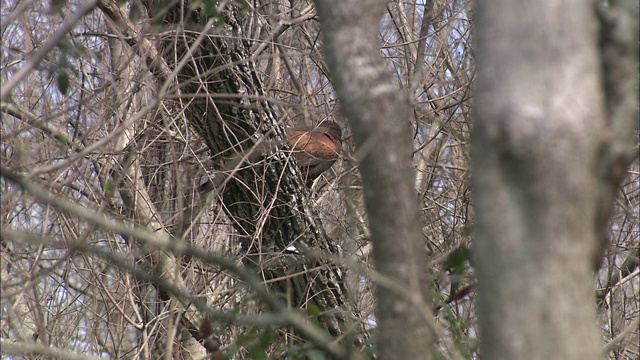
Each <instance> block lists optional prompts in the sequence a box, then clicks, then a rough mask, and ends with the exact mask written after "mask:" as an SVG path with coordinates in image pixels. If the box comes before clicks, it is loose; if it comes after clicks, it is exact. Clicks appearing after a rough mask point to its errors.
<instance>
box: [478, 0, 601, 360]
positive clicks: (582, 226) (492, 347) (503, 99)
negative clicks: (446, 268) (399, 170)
mask: <svg viewBox="0 0 640 360" xmlns="http://www.w3.org/2000/svg"><path fill="white" fill-rule="evenodd" d="M591 4H592V2H587V1H564V2H557V1H554V0H544V1H540V0H535V1H525V2H522V1H520V2H513V1H510V0H492V1H482V2H480V3H479V4H478V18H477V39H478V62H477V69H478V78H477V88H476V94H475V99H474V103H475V110H476V113H475V114H476V121H475V123H474V134H473V141H472V159H473V162H472V165H473V166H472V169H473V187H474V188H473V190H474V196H475V213H476V224H477V225H476V228H475V235H476V236H475V239H476V241H475V245H474V246H475V251H476V261H477V274H478V284H479V288H478V304H477V305H478V312H479V319H480V329H481V337H482V343H481V344H482V345H481V346H482V353H483V356H484V357H486V358H487V359H567V360H571V359H576V360H577V359H581V360H585V359H600V358H601V356H602V354H601V341H600V336H599V334H598V329H597V326H596V323H595V302H594V296H593V294H594V293H593V291H594V289H593V259H594V256H596V254H597V253H598V247H599V245H598V239H597V236H596V233H595V231H594V228H595V227H594V223H595V221H596V217H597V212H598V209H597V208H598V195H597V194H598V191H599V189H598V180H597V176H596V172H597V171H596V169H597V165H598V160H599V158H598V155H599V151H600V146H601V142H602V139H603V135H604V133H603V129H604V125H605V122H604V106H603V105H604V98H603V91H602V88H601V78H600V63H599V60H598V48H597V45H598V43H597V41H598V39H597V29H596V25H597V20H596V18H595V16H594V9H593V8H592V7H591Z"/></svg>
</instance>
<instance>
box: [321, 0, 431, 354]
mask: <svg viewBox="0 0 640 360" xmlns="http://www.w3.org/2000/svg"><path fill="white" fill-rule="evenodd" d="M316 3H317V8H318V15H320V22H321V25H322V31H323V35H324V39H325V47H324V51H325V56H326V58H327V62H328V64H329V69H330V71H331V75H332V78H333V80H334V85H335V87H336V91H337V93H338V96H339V98H340V100H341V108H342V110H343V113H344V114H345V115H346V116H347V117H348V119H349V122H350V124H351V129H352V131H353V137H354V140H355V143H356V147H357V149H358V152H359V154H360V158H359V168H360V173H361V174H362V183H363V186H364V194H365V202H366V208H367V215H368V218H369V223H370V227H371V241H372V243H373V255H374V262H375V267H376V270H377V271H378V273H379V274H380V276H379V278H377V279H375V280H376V283H377V290H376V296H377V304H376V322H377V325H378V326H377V332H376V347H377V352H378V355H379V357H380V359H429V358H430V356H431V354H430V352H431V350H432V342H431V339H432V336H431V329H430V327H429V322H430V321H431V316H432V315H431V312H430V307H429V306H427V302H426V300H425V299H426V298H427V296H426V295H427V287H428V282H427V276H426V275H427V274H426V263H427V261H426V251H425V248H424V239H423V237H422V231H421V229H420V222H419V219H418V206H417V202H416V200H415V199H416V194H415V190H414V178H415V176H414V174H413V172H412V170H411V167H410V161H411V155H412V153H411V151H412V149H411V137H410V131H409V122H408V118H409V111H408V110H409V104H408V102H407V98H406V94H404V93H402V92H401V91H400V89H398V87H397V86H396V85H394V84H393V81H392V79H391V77H390V76H389V74H388V73H387V70H386V69H385V66H384V63H383V61H382V57H381V56H380V52H379V48H378V39H377V35H378V32H379V29H378V24H379V21H380V18H381V17H382V14H383V11H384V9H385V4H386V2H385V1H379V0H373V1H358V0H355V1H346V0H335V1H330V0H318V1H316Z"/></svg>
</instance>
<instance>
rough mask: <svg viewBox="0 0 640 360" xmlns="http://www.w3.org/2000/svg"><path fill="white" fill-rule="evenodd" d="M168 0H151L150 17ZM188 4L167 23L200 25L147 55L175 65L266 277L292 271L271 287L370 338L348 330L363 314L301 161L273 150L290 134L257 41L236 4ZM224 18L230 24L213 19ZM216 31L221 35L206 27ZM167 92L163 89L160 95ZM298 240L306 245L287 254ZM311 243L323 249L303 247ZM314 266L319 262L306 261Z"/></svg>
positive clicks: (238, 225)
mask: <svg viewBox="0 0 640 360" xmlns="http://www.w3.org/2000/svg"><path fill="white" fill-rule="evenodd" d="M162 4H164V2H160V3H156V2H154V1H149V2H148V3H147V4H146V5H147V8H148V9H150V13H149V16H150V17H152V16H153V15H154V10H156V11H157V10H159V9H161V8H162ZM182 6H184V7H182ZM101 9H102V10H103V12H105V14H107V15H108V16H109V17H111V18H112V19H115V20H118V17H119V15H118V14H117V13H116V12H115V9H114V8H112V7H111V6H107V3H106V2H103V3H101ZM184 9H189V4H188V2H185V3H182V2H179V3H178V4H176V5H175V6H173V7H171V8H169V9H167V12H166V13H165V14H164V18H163V20H164V22H163V26H164V27H165V29H163V30H166V28H167V27H169V28H175V29H180V28H189V29H197V30H198V31H191V30H190V31H184V32H182V31H181V30H175V32H174V33H173V34H174V35H176V36H168V37H165V38H164V41H163V42H162V43H161V44H160V49H153V48H149V49H148V50H149V51H147V52H145V53H144V55H145V56H147V58H146V61H147V63H148V64H150V66H151V67H152V69H153V70H154V71H156V75H157V80H158V81H159V83H160V84H161V85H162V86H166V83H165V81H169V82H170V79H171V78H170V76H171V71H176V73H177V85H178V86H179V90H178V89H174V91H177V93H178V94H183V95H182V101H184V103H186V105H184V111H185V113H186V118H187V119H188V121H189V123H190V125H191V126H192V127H193V128H194V129H195V130H196V131H197V132H198V133H199V134H200V135H201V136H202V138H203V139H204V141H205V143H206V145H207V146H208V148H209V150H210V152H211V154H212V158H213V160H214V162H215V163H216V164H218V165H220V167H219V168H218V169H217V170H219V175H218V176H222V177H223V178H224V177H225V176H228V178H224V181H220V182H216V183H217V184H219V185H220V187H219V188H217V189H216V194H217V195H219V196H220V197H221V200H222V202H223V204H224V209H225V211H226V213H227V215H228V217H229V219H230V220H231V222H232V225H233V226H234V228H235V229H236V231H237V233H238V235H239V236H238V238H240V239H241V240H240V241H242V248H243V251H245V252H246V253H247V254H248V255H249V257H247V258H248V259H251V260H252V261H253V263H251V265H253V266H257V267H258V268H259V271H260V272H261V274H262V276H263V277H264V278H265V280H269V279H273V278H286V279H287V280H286V281H277V282H273V283H272V285H271V286H272V288H273V289H274V290H275V291H277V292H280V293H283V294H288V295H289V299H288V300H289V302H290V303H291V304H292V305H293V306H295V307H300V306H305V307H306V306H309V305H310V304H313V305H315V306H316V307H317V309H319V310H320V313H321V315H320V323H321V324H322V325H323V326H324V327H325V328H326V329H327V330H328V331H329V333H330V334H331V335H333V336H347V337H348V338H353V341H354V343H356V344H359V345H363V344H364V343H365V339H366V335H365V333H364V331H363V328H362V327H361V326H358V327H357V329H359V330H358V331H356V333H355V334H354V333H349V334H345V331H346V330H347V327H348V326H346V324H347V323H348V322H349V320H348V319H350V318H351V317H352V316H353V315H356V316H359V315H358V312H357V310H356V309H355V308H353V306H352V305H351V303H350V301H349V300H348V299H349V297H348V296H347V293H346V287H345V284H344V271H343V270H342V269H340V268H339V267H338V266H336V265H335V264H333V263H332V262H331V261H330V259H332V258H333V257H337V256H339V254H340V249H339V247H338V246H337V245H336V244H335V243H334V242H333V241H332V239H330V238H328V237H327V235H326V234H325V232H324V229H323V227H322V223H321V222H320V221H319V219H320V216H318V215H317V213H316V211H315V210H314V209H313V207H311V206H309V204H310V203H311V202H310V201H309V198H308V195H307V194H306V193H305V191H304V190H303V189H304V186H303V185H302V183H301V180H300V177H299V175H298V171H297V170H296V168H295V164H294V163H293V162H292V161H285V160H286V158H285V157H284V156H282V155H281V154H278V153H276V152H275V151H276V149H277V148H278V147H280V146H279V145H280V144H283V143H284V141H283V140H284V139H285V135H284V129H283V128H282V126H281V125H280V123H279V119H278V118H277V116H276V113H275V110H274V108H273V106H272V105H271V103H270V102H269V100H268V98H267V96H266V94H265V90H264V88H263V85H262V82H261V79H260V75H259V74H258V72H257V71H256V68H255V65H254V63H253V61H252V60H251V58H250V55H249V47H250V46H249V44H248V43H246V42H244V41H243V40H241V39H240V38H241V36H240V37H238V34H241V33H242V27H241V24H240V20H239V18H238V15H237V9H236V8H235V7H233V6H227V7H225V9H224V10H223V12H222V13H221V14H219V16H220V17H219V18H216V17H213V16H212V17H207V16H204V15H202V14H203V12H204V11H201V10H198V11H194V12H188V11H187V12H186V13H183V12H182V11H183V10H184ZM160 13H162V12H160ZM222 21H224V25H222V26H219V27H216V26H215V25H216V24H217V23H220V22H222ZM201 29H204V30H203V31H202V32H200V31H199V30H201ZM123 30H126V29H123ZM216 31H218V32H222V35H223V36H204V34H203V33H206V32H216ZM130 35H132V34H130ZM208 35H212V34H208ZM217 35H220V34H217ZM145 41H146V40H141V41H140V48H141V49H143V50H147V49H145V46H146V45H145ZM155 50H161V51H162V52H163V58H162V59H161V58H159V57H154V54H155V53H156V52H155ZM165 64H166V65H165ZM165 91H166V90H165V89H164V88H162V89H160V90H159V96H164V95H165V94H166V92H165ZM291 245H293V246H294V247H296V248H297V249H298V250H299V252H297V253H289V254H283V253H284V252H285V249H287V248H290V247H291ZM308 249H313V251H314V254H316V256H306V255H307V254H308V252H307V251H306V250H308ZM269 254H275V256H277V259H276V258H275V257H274V259H271V257H272V256H270V255H269ZM318 254H320V256H317V255H318ZM327 259H329V261H328V260H327ZM313 268H316V269H320V270H313V271H310V270H309V269H313ZM291 273H295V274H299V275H296V276H291V275H290V274H291ZM328 290H330V291H328ZM310 295H311V296H310ZM351 331H353V328H351Z"/></svg>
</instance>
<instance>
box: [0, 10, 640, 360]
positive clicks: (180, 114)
mask: <svg viewBox="0 0 640 360" xmlns="http://www.w3.org/2000/svg"><path fill="white" fill-rule="evenodd" d="M143 3H144V4H142V3H141V2H138V1H131V2H125V3H122V2H115V1H110V0H103V1H100V2H99V5H98V6H96V7H95V8H92V10H91V11H89V12H88V13H86V15H84V16H79V20H78V21H76V22H75V23H74V25H73V26H72V27H71V30H70V31H68V32H64V33H63V36H62V37H61V38H57V39H55V38H53V37H52V35H53V34H55V30H56V29H58V28H59V26H60V23H61V22H62V21H64V20H65V19H66V20H69V19H73V16H74V14H76V13H77V10H78V9H79V8H81V7H82V6H85V5H86V4H84V2H82V1H70V2H68V3H63V4H61V5H57V4H58V3H57V2H52V3H51V4H49V3H47V4H41V3H40V2H33V3H28V4H27V3H24V2H20V1H13V0H9V1H4V2H3V3H2V7H1V14H0V16H1V18H2V24H1V27H0V28H1V30H2V39H3V41H2V48H1V50H2V53H1V60H0V68H1V74H0V76H1V77H2V79H1V81H2V84H3V85H4V84H8V83H9V80H10V79H13V78H14V77H15V76H17V75H19V76H21V77H22V78H21V79H20V80H21V81H19V82H18V83H17V85H16V86H15V87H13V88H11V89H6V88H5V89H3V94H5V91H6V92H7V94H8V95H7V96H6V97H4V95H3V98H2V103H1V115H2V122H1V126H2V130H1V131H2V142H1V145H0V159H1V161H2V177H1V178H0V189H1V190H0V191H1V194H2V201H1V204H0V213H1V215H2V217H1V219H2V220H1V230H2V232H1V247H0V254H1V256H2V261H1V271H2V272H1V273H0V277H1V279H2V294H1V305H2V307H1V309H2V310H1V312H0V316H1V319H2V321H1V324H2V325H1V326H0V333H1V336H2V339H1V341H2V343H1V344H2V351H3V352H7V353H8V352H9V351H11V352H12V353H18V354H27V353H31V354H38V353H40V354H50V353H47V352H46V351H54V352H56V353H57V354H58V356H59V357H62V358H71V355H73V354H83V355H93V356H96V357H106V358H160V357H161V356H169V357H172V356H173V357H176V358H197V357H198V356H205V353H206V351H205V346H203V344H205V343H206V347H207V349H209V351H222V352H223V353H225V354H226V355H228V356H235V358H256V357H259V356H261V355H262V354H266V355H269V356H273V357H275V358H280V357H283V356H289V357H292V358H303V357H305V356H307V357H311V356H313V355H317V354H318V352H323V353H324V354H326V356H327V357H348V356H351V355H350V354H349V352H350V351H352V349H356V348H357V349H358V350H362V349H366V350H367V351H370V347H369V346H368V345H369V344H374V343H375V340H373V341H370V340H369V339H370V338H372V336H371V335H372V334H375V333H374V332H373V331H372V330H373V329H374V328H375V326H376V319H375V317H374V316H373V306H374V304H375V296H376V295H375V293H374V292H373V291H372V288H373V285H374V284H378V285H380V286H384V284H387V283H388V281H387V282H386V283H385V281H386V280H388V279H385V278H384V277H381V276H380V274H379V273H377V272H376V269H374V268H373V267H372V266H371V261H370V257H369V255H370V245H369V236H370V232H369V227H368V223H367V221H368V220H367V214H366V212H365V208H364V201H363V193H362V186H361V181H360V174H359V173H358V171H357V170H356V163H355V160H354V159H357V158H359V156H361V155H362V152H366V151H367V148H366V145H365V146H364V147H363V148H362V149H359V150H358V151H360V152H359V153H356V151H355V149H354V147H353V145H352V142H351V133H350V129H349V126H348V124H347V123H346V121H345V120H344V119H343V118H342V117H341V116H339V114H338V107H339V105H337V104H336V95H335V93H334V90H333V87H332V82H331V77H330V75H329V73H328V70H327V66H326V64H325V62H324V58H323V53H322V51H323V41H324V40H323V37H322V34H320V31H319V23H318V19H317V17H316V10H315V8H314V6H313V4H312V2H311V1H307V0H293V1H262V2H261V1H250V2H220V5H219V7H220V8H215V7H214V6H212V5H211V3H210V2H204V3H199V2H192V3H186V2H185V3H183V2H182V1H173V2H170V1H169V2H168V1H157V2H156V1H144V2H143ZM167 3H170V4H171V6H167ZM25 4H27V5H28V6H27V5H25ZM87 4H89V2H88V3H87ZM386 10H387V12H386V15H385V17H384V18H383V19H382V21H381V23H380V32H379V40H380V44H379V45H380V52H381V54H382V56H383V58H384V61H385V66H386V68H387V70H388V71H389V73H391V74H392V76H393V80H394V81H395V82H396V83H397V85H398V86H399V87H400V88H402V89H403V91H405V92H406V93H408V94H409V98H410V102H411V103H410V106H411V113H410V114H411V117H410V121H411V124H410V125H411V129H412V136H413V144H412V145H413V156H412V161H413V166H414V169H415V191H416V198H417V199H418V201H419V204H420V211H421V212H420V222H421V227H422V230H423V239H424V246H425V248H426V250H427V252H428V254H429V256H430V257H429V259H428V263H427V264H426V266H427V267H428V268H429V276H430V280H429V284H430V286H431V288H432V294H433V297H434V298H433V299H432V302H433V309H432V310H434V313H435V315H436V318H435V321H434V324H433V330H434V334H435V336H436V351H437V352H439V353H441V354H442V356H443V357H445V358H478V357H479V352H478V341H479V340H478V331H479V330H478V323H477V321H478V320H477V318H476V313H475V310H474V308H473V303H474V300H475V279H474V272H473V267H472V265H471V264H470V262H469V251H470V249H471V247H472V243H473V237H474V232H473V226H472V224H473V221H472V220H473V213H472V210H471V205H472V204H471V202H470V189H469V181H470V172H469V152H468V147H469V136H470V135H469V134H470V126H471V124H470V100H471V99H470V97H471V95H470V93H471V92H470V86H471V83H472V80H473V78H474V71H475V69H474V66H475V60H474V53H473V51H472V50H471V42H472V37H471V31H472V24H473V11H472V4H471V3H470V2H469V1H463V0H462V1H461V0H451V1H444V2H432V1H429V2H427V4H426V5H424V4H422V3H420V2H392V3H389V4H388V5H387V9H386ZM49 42H54V43H55V44H56V45H55V46H54V47H52V50H51V51H49V52H47V53H46V54H44V56H42V57H41V58H40V61H39V62H37V63H34V60H35V59H37V58H39V57H38V56H36V55H38V51H39V50H40V49H43V48H46V44H47V43H49ZM21 69H31V70H30V71H27V72H21ZM323 119H334V120H336V121H338V123H339V124H340V125H341V126H342V129H343V134H344V139H343V147H344V148H343V154H345V155H343V156H342V157H341V159H340V160H339V161H338V162H337V163H336V164H335V165H334V166H333V167H332V169H331V170H329V171H328V172H326V173H325V174H323V176H321V177H320V178H319V179H318V180H317V181H316V182H315V184H314V185H313V187H312V188H311V190H307V189H306V187H305V186H304V184H303V181H302V180H301V179H300V178H299V173H298V171H297V169H296V167H295V163H294V160H293V157H291V156H290V153H289V152H288V149H287V148H286V146H285V145H284V144H285V141H284V140H285V131H284V129H285V128H286V127H290V126H298V125H311V124H317V123H318V122H319V121H321V120H323ZM381 141H384V139H382V140H381ZM369 146H375V145H374V144H372V145H369ZM639 169H640V168H639V164H638V163H637V161H636V162H634V163H633V164H632V165H631V168H630V169H628V170H627V172H626V176H625V177H624V180H623V181H622V185H621V187H620V189H619V191H617V193H616V194H617V197H616V199H617V200H616V203H615V206H614V209H613V214H612V217H611V220H610V221H611V222H610V227H609V239H610V244H609V248H608V250H607V252H606V254H605V256H604V261H603V265H602V268H601V270H600V271H599V272H598V274H597V276H596V279H595V282H596V284H595V285H596V289H597V291H596V294H595V295H596V296H595V297H596V298H597V301H598V306H599V307H598V310H599V313H598V322H599V324H600V329H601V332H602V337H603V338H604V339H605V342H606V343H607V345H606V346H607V350H608V351H609V352H608V356H609V357H610V358H612V359H614V358H615V359H624V358H627V359H632V358H634V357H635V356H636V355H637V354H638V352H640V349H639V348H638V345H637V343H636V342H634V341H632V339H634V338H637V336H638V330H637V320H636V319H637V315H638V311H639V306H640V295H639V292H638V289H637V281H638V276H639V272H638V257H637V254H638V251H639V247H640V233H639V232H638V226H639V225H640V224H639V223H640V219H639V217H638V207H639V205H638V204H639V195H640V192H639V189H640V180H639V179H640V176H639V175H640V174H639V171H640V170H639ZM206 181H210V182H211V183H213V184H214V185H215V186H214V187H215V189H213V191H211V192H208V193H207V192H203V191H199V190H198V189H199V188H201V185H202V184H203V183H205V182H206ZM38 194H40V195H38ZM46 194H49V195H53V196H46ZM69 203H71V204H75V205H77V207H74V208H68V207H65V206H67V205H68V204H69ZM74 209H75V210H74ZM397 241H402V239H397ZM287 309H294V311H288V310H287ZM305 319H309V320H310V321H306V320H305ZM634 321H635V322H634ZM203 323H204V324H205V325H206V326H205V327H204V329H203V328H202V324H203ZM202 330H204V331H202ZM332 339H333V340H335V341H331V340H332ZM353 344H357V345H358V346H357V347H356V346H353ZM5 345H6V346H5ZM11 345H12V346H11ZM353 351H354V352H355V350H353ZM363 354H364V355H363V356H368V353H367V352H365V353H363Z"/></svg>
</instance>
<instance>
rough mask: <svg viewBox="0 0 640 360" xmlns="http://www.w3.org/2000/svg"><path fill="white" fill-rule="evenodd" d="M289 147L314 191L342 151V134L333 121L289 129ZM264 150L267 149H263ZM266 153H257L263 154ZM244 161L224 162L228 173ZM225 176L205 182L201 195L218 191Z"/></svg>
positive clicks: (238, 158)
mask: <svg viewBox="0 0 640 360" xmlns="http://www.w3.org/2000/svg"><path fill="white" fill-rule="evenodd" d="M285 131H286V134H287V145H288V146H289V148H290V149H291V153H292V154H293V155H294V156H295V159H296V163H297V165H298V168H299V169H300V172H301V173H302V178H303V180H304V182H305V185H306V186H307V187H308V188H311V186H312V185H313V181H314V180H315V179H317V178H318V176H320V174H322V173H323V172H325V171H327V170H329V168H331V166H332V165H333V164H334V163H335V162H336V160H337V159H338V157H339V155H340V152H341V149H342V130H341V129H340V125H338V123H336V122H334V121H328V120H325V121H322V122H321V123H319V124H318V125H316V126H315V127H311V128H309V127H306V128H289V129H286V130H285ZM263 150H264V149H263ZM264 152H265V151H256V152H255V153H256V154H264ZM243 159H244V157H242V156H236V157H232V158H227V159H226V160H225V161H224V168H225V169H229V170H230V169H233V168H234V167H236V166H237V165H238V164H239V163H240V162H241V161H242V160H243ZM225 179H226V176H216V177H215V178H214V179H208V178H203V180H204V181H201V184H200V185H199V186H198V191H199V192H200V193H201V194H207V193H209V192H211V191H212V190H213V189H215V188H219V187H220V185H221V184H222V183H223V182H224V180H225Z"/></svg>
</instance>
